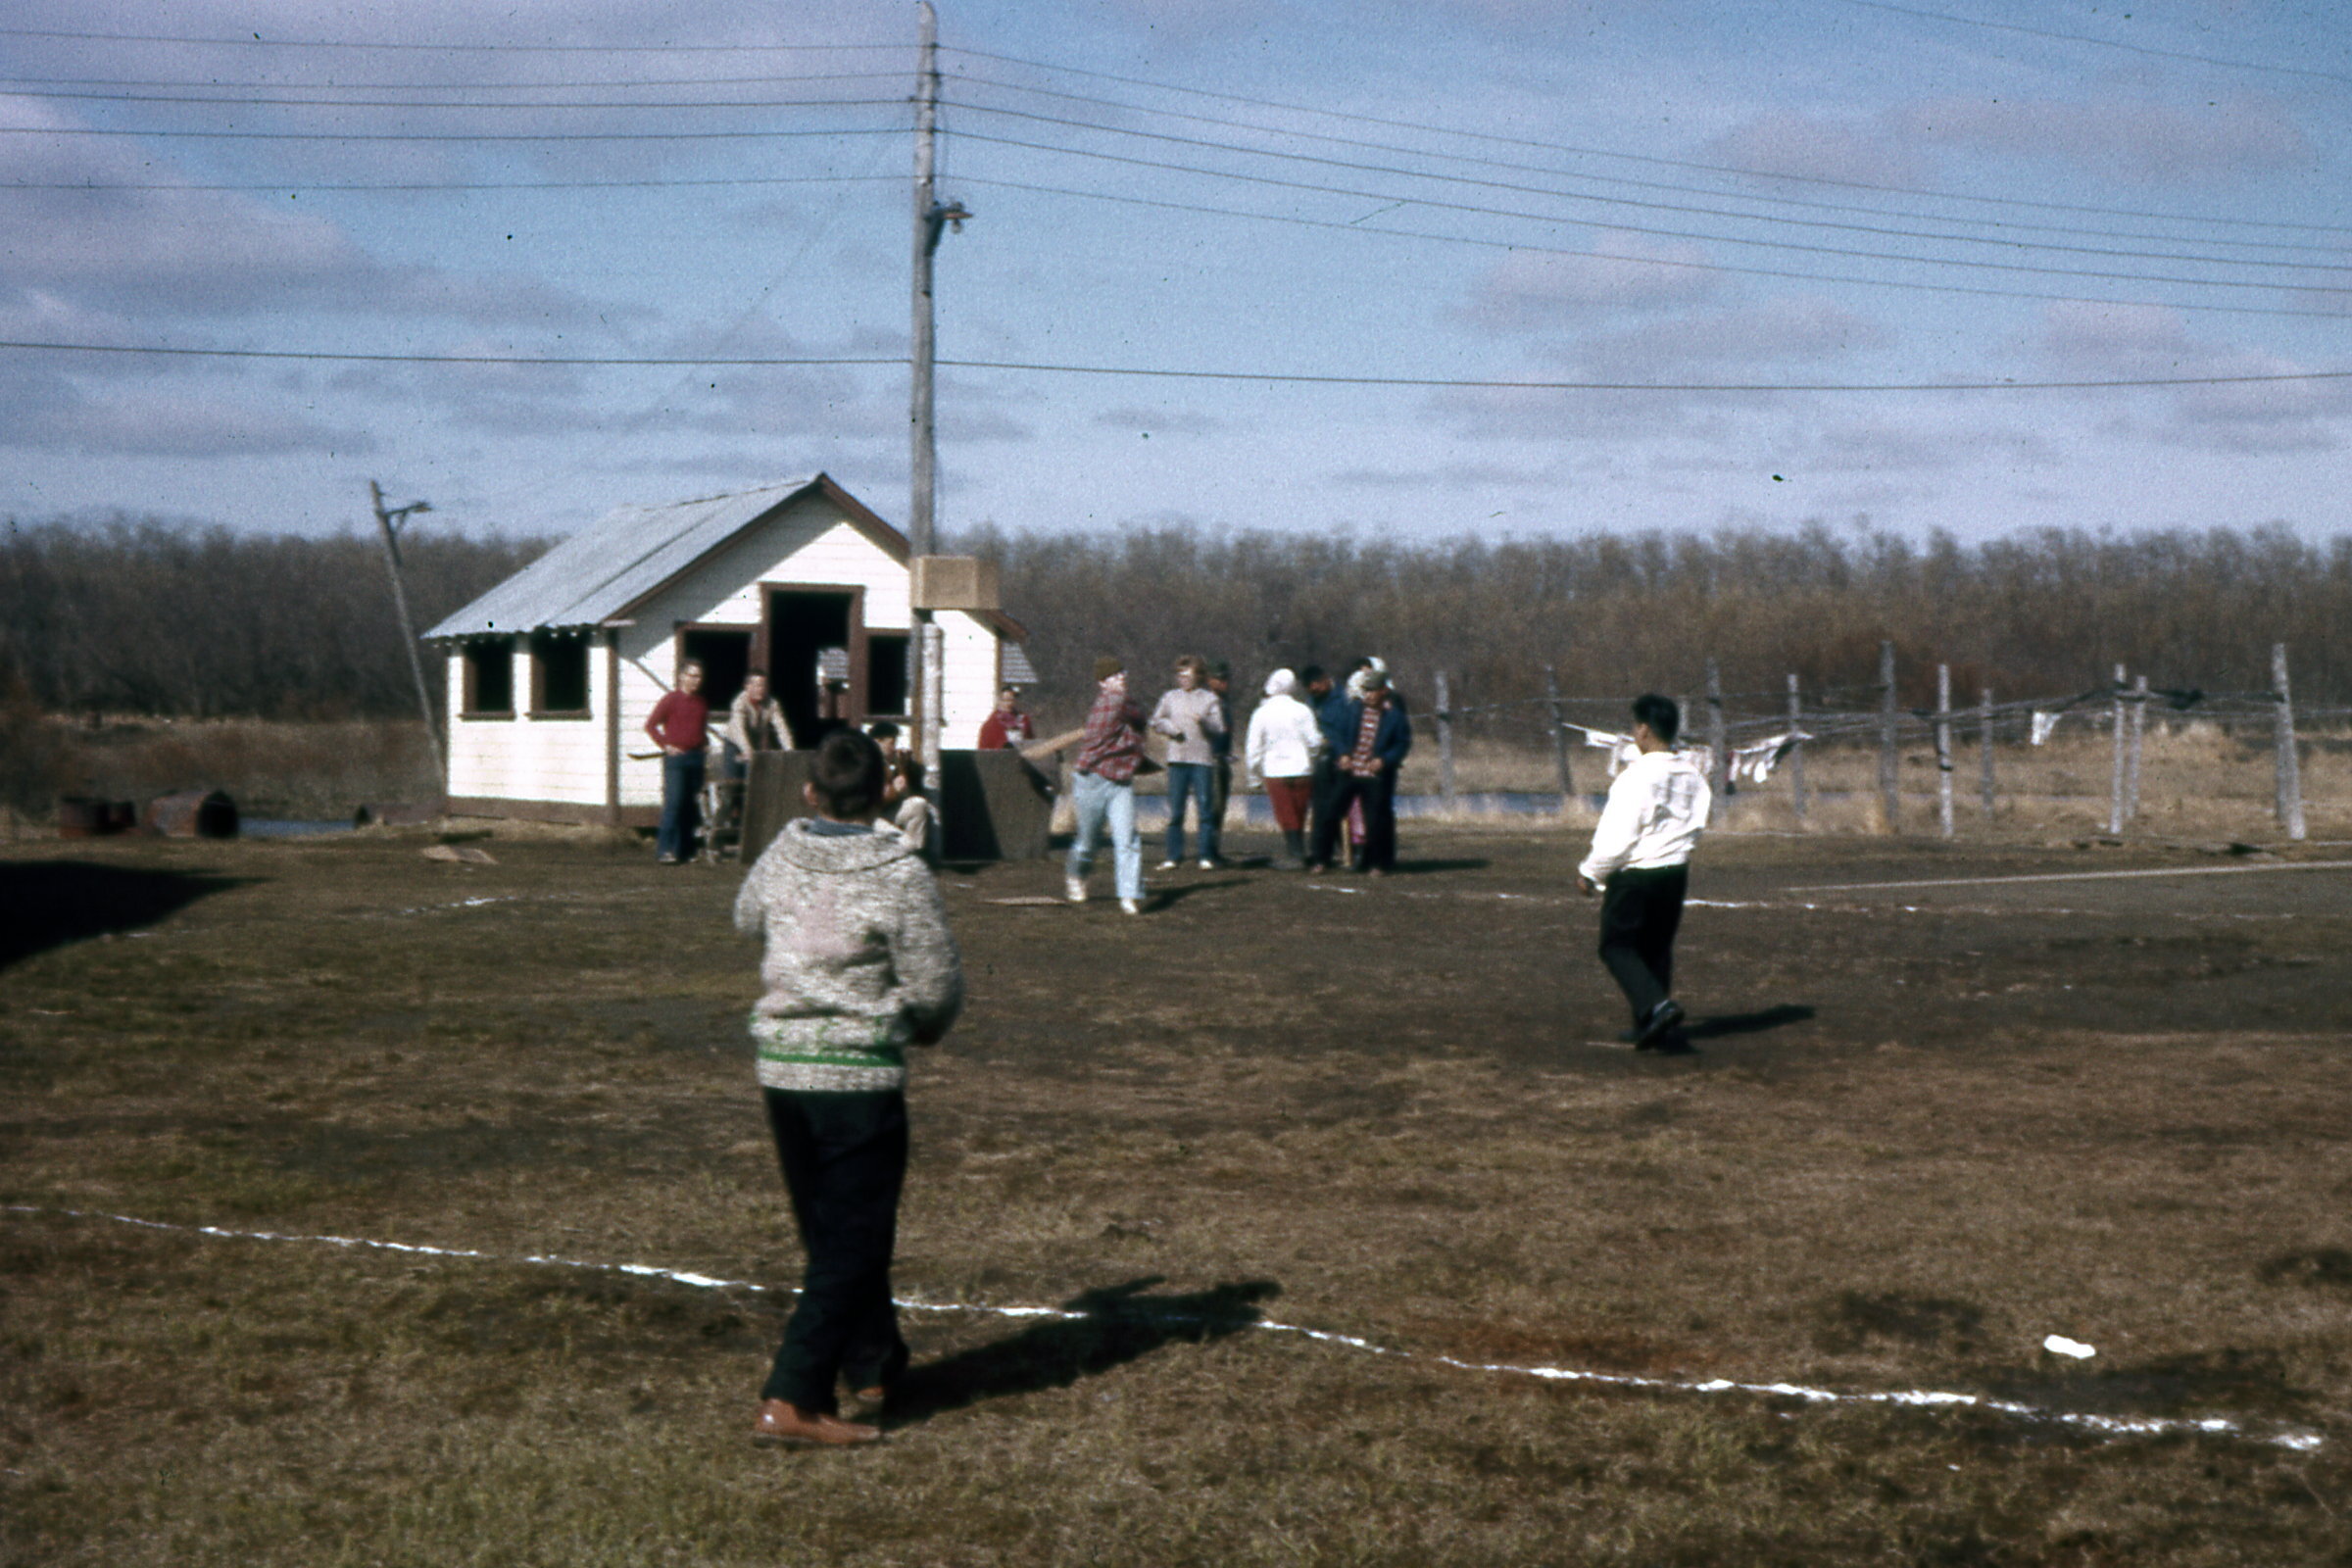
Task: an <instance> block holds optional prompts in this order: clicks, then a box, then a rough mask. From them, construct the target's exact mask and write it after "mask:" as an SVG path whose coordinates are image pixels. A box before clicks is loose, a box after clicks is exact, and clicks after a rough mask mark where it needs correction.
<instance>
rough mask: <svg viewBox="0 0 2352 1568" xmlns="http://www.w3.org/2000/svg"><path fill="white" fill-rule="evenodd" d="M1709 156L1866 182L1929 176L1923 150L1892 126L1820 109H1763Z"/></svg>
mask: <svg viewBox="0 0 2352 1568" xmlns="http://www.w3.org/2000/svg"><path fill="white" fill-rule="evenodd" d="M1706 152H1707V156H1708V157H1709V158H1710V159H1715V160H1720V161H1721V162H1723V163H1727V164H1731V165H1734V166H1736V167H1738V168H1740V169H1752V170H1755V171H1757V172H1760V173H1767V174H1792V175H1796V176H1799V177H1801V178H1808V179H1838V180H1850V181H1852V182H1854V183H1856V184H1864V185H1910V184H1917V183H1918V182H1919V181H1921V180H1922V179H1925V178H1927V177H1929V174H1930V172H1931V171H1930V170H1929V168H1928V166H1927V165H1926V164H1925V162H1924V161H1923V160H1922V159H1921V158H1920V157H1919V155H1918V154H1917V153H1916V152H1915V151H1913V150H1912V149H1910V148H1907V147H1905V146H1903V145H1901V144H1900V143H1899V141H1898V140H1897V139H1896V138H1895V137H1894V136H1893V135H1891V134H1889V131H1888V128H1887V127H1886V126H1883V125H1873V124H1869V123H1857V122H1854V121H1845V120H1827V119H1824V118H1822V117H1821V116H1818V115H1808V114H1798V113H1794V112H1789V113H1783V114H1771V115H1760V116H1758V117H1756V118H1755V119H1753V120H1750V121H1747V122H1746V123H1743V124H1740V125H1736V126H1734V127H1733V128H1732V129H1730V130H1727V131H1725V132H1724V133H1723V134H1721V135H1719V136H1717V137H1715V138H1714V139H1713V140H1712V141H1710V142H1709V143H1707V147H1706Z"/></svg>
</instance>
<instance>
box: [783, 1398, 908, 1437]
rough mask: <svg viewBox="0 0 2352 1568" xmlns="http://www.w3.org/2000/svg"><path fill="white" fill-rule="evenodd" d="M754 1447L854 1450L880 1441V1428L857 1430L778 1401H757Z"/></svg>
mask: <svg viewBox="0 0 2352 1568" xmlns="http://www.w3.org/2000/svg"><path fill="white" fill-rule="evenodd" d="M752 1441H753V1442H754V1443H782V1444H803V1443H815V1444H822V1445H823V1446H826V1447H828V1448H854V1447H856V1446H858V1445H859V1444H861V1443H879V1442H881V1441H882V1429H881V1428H880V1427H868V1426H860V1425H858V1423H857V1422H855V1421H844V1420H843V1419H842V1418H841V1417H839V1416H837V1415H812V1414H810V1413H809V1411H806V1410H804V1409H802V1408H801V1407H800V1406H799V1405H797V1404H788V1403H786V1402H785V1401H784V1400H782V1399H762V1400H760V1418H759V1419H758V1420H757V1421H755V1422H753V1423H752Z"/></svg>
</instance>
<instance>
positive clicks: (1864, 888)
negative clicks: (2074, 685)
mask: <svg viewBox="0 0 2352 1568" xmlns="http://www.w3.org/2000/svg"><path fill="white" fill-rule="evenodd" d="M2264 871H2352V860H2281V861H2279V862H2278V864H2276V865H2165V866H2157V867H2155V868H2154V869H2152V870H2139V871H2036V872H2034V873H2032V874H2030V875H2026V876H1963V877H1950V878H1945V879H1943V880H1939V881H1931V882H1827V883H1822V884H1819V885H1816V886H1813V887H1802V888H1790V889H1789V892H1791V893H1877V892H1881V891H1886V890H1891V889H1894V888H1984V887H1992V886H1994V885H1996V884H1998V883H2003V882H2113V881H2120V880H2122V879H2124V878H2126V877H2140V876H2253V875H2255V874H2257V873H2260V872H2264Z"/></svg>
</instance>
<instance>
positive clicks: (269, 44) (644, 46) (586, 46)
mask: <svg viewBox="0 0 2352 1568" xmlns="http://www.w3.org/2000/svg"><path fill="white" fill-rule="evenodd" d="M0 38H66V39H72V40H73V41H75V42H79V43H184V44H195V45H199V46H201V47H205V48H222V49H253V48H263V49H360V50H369V49H372V50H381V51H384V52H417V53H430V54H517V55H712V54H728V55H735V54H746V55H749V54H828V53H842V52H848V51H852V50H858V49H888V50H898V49H907V48H910V47H911V45H908V44H906V43H363V42H359V41H357V40H354V39H348V38H265V37H263V36H262V35H261V34H260V33H258V32H257V33H255V34H253V35H252V36H251V37H247V38H196V37H187V36H183V35H178V34H172V33H154V32H72V31H68V30H66V29H64V28H61V27H0Z"/></svg>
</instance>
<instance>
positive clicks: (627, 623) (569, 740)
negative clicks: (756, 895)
mask: <svg viewBox="0 0 2352 1568" xmlns="http://www.w3.org/2000/svg"><path fill="white" fill-rule="evenodd" d="M910 568H911V554H910V552H909V550H908V547H907V538H906V536H905V535H904V534H902V533H900V532H899V531H898V530H897V529H896V528H894V527H892V526H891V525H890V524H889V523H887V522H885V521H883V520H882V519H881V518H880V517H878V516H876V515H874V514H873V513H872V512H871V511H869V510H868V509H867V508H866V507H865V506H864V505H863V504H861V503H860V502H859V501H858V499H857V498H856V497H854V496H852V495H851V494H850V493H849V492H848V491H846V490H844V489H842V488H841V486H840V485H838V484H836V483H834V482H833V480H832V479H831V478H829V477H828V476H826V475H824V474H821V473H820V474H817V475H815V476H814V477H813V478H808V479H792V480H787V481H784V482H782V483H779V484H771V485H765V486H762V487H760V488H759V489H755V490H743V491H737V492H734V493H732V494H728V495H717V496H706V497H703V498H701V499H699V500H694V501H679V502H673V503H670V504H668V505H664V506H650V507H648V506H630V507H622V508H620V509H619V510H617V511H615V512H613V513H612V514H610V515H607V516H606V517H604V518H603V519H602V520H600V521H598V522H596V523H595V524H593V525H592V526H590V527H588V528H585V529H583V530H581V531H580V532H579V533H577V534H574V535H573V536H572V537H571V538H569V539H566V540H565V541H564V543H562V544H560V545H558V546H557V547H556V548H555V549H553V550H551V551H549V552H548V553H547V554H546V555H544V556H542V557H540V558H539V559H538V560H537V561H535V562H533V563H531V564H530V565H528V566H526V567H524V568H523V569H522V570H521V571H518V572H516V573H515V575H514V576H512V577H510V578H508V579H507V580H506V581H505V582H502V583H500V584H499V585H498V586H497V587H495V588H493V589H491V590H490V591H489V592H488V593H486V594H484V595H483V596H482V597H481V598H479V599H477V600H475V601H474V602H473V603H472V604H470V605H467V606H466V608H465V609H464V610H461V611H459V612H458V613H456V614H454V615H451V616H450V617H449V618H448V619H446V620H444V621H442V622H441V623H440V624H439V625H437V626H435V627H433V628H432V629H431V630H430V631H428V632H426V633H425V634H424V636H425V641H427V642H429V643H433V644H435V645H437V646H438V647H439V648H440V649H441V650H442V652H443V654H444V656H445V658H446V659H447V662H448V669H449V697H448V702H449V708H448V732H449V747H448V756H449V776H448V779H447V781H446V782H447V794H448V799H449V809H450V810H451V811H453V812H455V813H457V814H460V815H472V816H507V817H529V818H535V819H538V820H543V821H557V822H607V823H613V824H615V825H626V826H650V825H652V824H654V823H655V822H657V821H658V820H659V819H660V817H661V810H662V766H661V761H660V760H659V758H658V757H650V756H648V755H646V754H648V753H650V752H652V751H653V746H652V743H651V742H650V741H649V740H648V739H647V738H646V735H645V731H644V725H645V720H646V716H647V715H648V714H649V713H651V712H652V711H653V708H654V704H655V703H656V702H657V701H659V700H660V699H661V697H662V693H663V692H666V691H668V690H669V689H670V687H671V685H672V684H673V683H674V682H675V681H676V679H677V669H678V664H679V662H681V661H683V660H686V659H699V660H701V661H702V662H703V665H704V668H705V670H706V672H707V673H706V683H705V686H704V689H703V690H704V695H705V696H706V697H708V698H709V699H710V700H711V709H712V711H713V719H712V727H713V730H714V731H715V729H716V726H717V721H718V716H719V715H722V714H723V713H724V711H725V710H726V706H727V704H728V703H729V702H731V701H732V700H733V699H734V697H735V695H736V693H738V692H739V691H741V690H742V687H743V678H744V674H745V672H746V671H748V670H752V669H765V670H767V671H768V672H769V684H770V687H771V689H772V690H773V692H774V694H775V696H776V698H777V700H778V701H779V702H780V703H781V704H782V705H783V708H784V712H785V716H786V717H787V718H788V719H789V720H790V721H791V724H792V728H793V733H794V735H795V736H796V737H798V738H799V739H800V741H801V742H802V744H804V745H806V744H809V741H810V740H812V739H813V737H814V736H815V735H816V734H817V733H818V732H819V731H820V730H821V729H822V728H824V727H826V726H828V725H830V724H833V723H840V722H847V723H852V724H863V723H865V722H867V721H868V720H870V719H876V718H896V719H899V720H901V721H902V722H905V721H919V720H920V719H921V718H922V717H923V714H922V713H921V711H920V703H919V695H918V694H917V693H916V691H915V690H914V687H913V682H912V681H910V680H909V678H908V675H909V667H910V666H909V658H908V655H909V652H910V644H911V641H912V630H913V613H912V608H911V598H912V594H911V588H912V583H911V576H912V573H911V569H910ZM936 618H937V620H938V622H939V625H940V628H941V632H942V635H943V638H944V642H945V647H946V658H945V664H944V686H945V691H946V697H945V701H944V703H943V705H942V706H943V708H944V720H945V722H944V724H943V727H942V730H941V735H942V744H943V746H944V747H947V748H950V749H961V748H969V747H971V746H972V745H974V744H975V742H976V741H977V739H978V736H979V731H980V725H981V722H982V720H983V719H985V718H986V717H987V716H988V711H989V709H990V707H991V705H992V704H993V703H994V701H995V698H996V693H997V690H998V688H999V687H1000V686H1001V685H1005V684H1012V685H1023V684H1027V683H1028V682H1030V681H1033V680H1035V679H1036V676H1035V675H1034V673H1033V672H1032V671H1031V670H1030V667H1029V662H1028V661H1027V659H1026V658H1025V657H1024V656H1023V655H1022V652H1021V648H1020V643H1021V639H1022V638H1023V637H1024V636H1025V635H1026V633H1025V632H1024V630H1023V629H1022V627H1021V626H1020V624H1019V623H1018V622H1017V621H1015V620H1013V619H1012V618H1011V617H1010V616H1008V615H1005V614H1004V613H1001V612H997V611H959V610H943V611H940V612H938V613H937V616H936Z"/></svg>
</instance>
